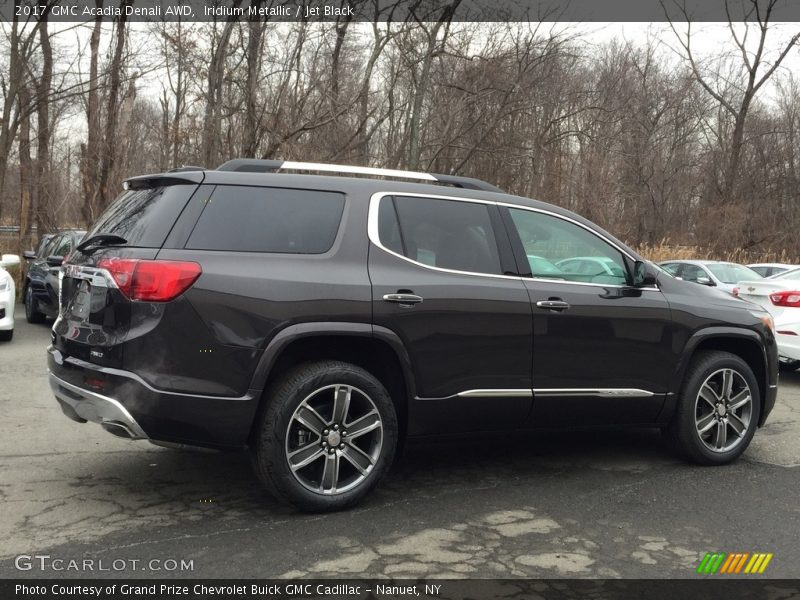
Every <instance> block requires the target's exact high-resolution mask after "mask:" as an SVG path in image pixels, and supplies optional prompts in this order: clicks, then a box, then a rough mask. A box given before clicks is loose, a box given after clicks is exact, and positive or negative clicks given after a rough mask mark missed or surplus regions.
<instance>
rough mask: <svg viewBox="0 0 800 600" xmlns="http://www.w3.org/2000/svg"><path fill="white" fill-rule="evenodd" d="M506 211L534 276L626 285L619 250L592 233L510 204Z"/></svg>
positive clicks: (623, 264)
mask: <svg viewBox="0 0 800 600" xmlns="http://www.w3.org/2000/svg"><path fill="white" fill-rule="evenodd" d="M509 213H510V214H511V220H512V221H513V223H514V227H515V229H516V231H517V233H518V234H519V237H520V240H521V241H522V246H523V248H524V250H525V254H526V256H527V260H528V266H529V267H530V269H531V274H532V276H533V277H536V278H548V279H560V280H564V281H575V282H579V283H599V284H608V285H626V283H627V276H626V268H625V261H624V259H623V258H622V253H620V251H619V250H617V249H616V248H614V247H613V246H612V245H611V244H609V243H607V242H606V241H604V240H602V239H601V238H599V237H598V236H596V235H595V234H593V233H591V232H590V231H588V230H586V229H584V228H583V227H580V226H579V225H576V224H575V223H571V222H569V221H566V220H564V219H559V218H558V217H554V216H551V215H547V214H544V213H540V212H536V211H530V210H523V209H517V208H510V209H509Z"/></svg>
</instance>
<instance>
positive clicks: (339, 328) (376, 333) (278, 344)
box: [250, 321, 416, 398]
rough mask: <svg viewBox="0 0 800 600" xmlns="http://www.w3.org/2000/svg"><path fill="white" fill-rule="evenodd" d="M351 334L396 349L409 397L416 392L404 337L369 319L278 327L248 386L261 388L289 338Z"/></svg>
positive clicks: (261, 389) (291, 340) (315, 322)
mask: <svg viewBox="0 0 800 600" xmlns="http://www.w3.org/2000/svg"><path fill="white" fill-rule="evenodd" d="M333 335H336V336H352V337H363V338H370V339H375V340H380V341H382V342H384V343H386V344H387V345H388V346H389V348H390V349H391V350H392V351H393V352H394V353H395V355H396V356H397V359H398V361H399V363H400V366H401V369H402V371H403V373H402V375H403V379H404V382H405V385H406V392H407V395H408V397H409V398H413V397H414V394H415V393H416V386H415V385H414V376H413V370H412V368H411V359H410V357H409V355H408V351H407V350H406V347H405V345H404V344H403V341H402V340H401V339H400V336H398V335H397V334H396V333H395V332H394V331H392V330H391V329H388V328H386V327H380V326H376V325H372V324H370V323H351V322H347V321H312V322H306V323H296V324H294V325H289V326H288V327H285V328H284V329H281V330H280V331H279V332H278V333H277V334H276V335H275V336H274V337H273V338H272V339H271V340H270V341H269V343H268V344H267V347H266V348H265V349H264V352H263V353H262V354H261V358H260V359H259V361H258V364H257V365H256V368H255V371H254V372H253V376H252V378H251V382H250V389H251V390H256V391H258V392H261V391H263V390H264V388H265V387H266V383H267V380H268V379H269V375H270V373H271V371H272V368H273V367H274V365H275V362H276V361H277V359H278V357H279V356H280V354H281V352H282V351H283V350H284V349H285V348H286V347H287V346H289V344H291V343H292V342H294V341H296V340H298V339H301V338H308V337H316V336H333Z"/></svg>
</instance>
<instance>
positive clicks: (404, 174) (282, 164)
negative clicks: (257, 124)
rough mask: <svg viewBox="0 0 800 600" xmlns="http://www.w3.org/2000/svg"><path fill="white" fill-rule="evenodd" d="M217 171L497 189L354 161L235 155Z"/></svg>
mask: <svg viewBox="0 0 800 600" xmlns="http://www.w3.org/2000/svg"><path fill="white" fill-rule="evenodd" d="M217 171H238V172H246V173H274V172H277V171H318V172H322V173H339V174H343V175H371V176H373V177H394V178H397V179H416V180H418V181H425V182H431V183H443V184H446V185H452V186H455V187H460V188H464V189H471V190H483V191H486V192H501V193H502V191H503V190H501V189H500V188H498V187H496V186H494V185H492V184H490V183H487V182H485V181H481V180H480V179H472V178H470V177H460V176H458V175H438V174H436V173H423V172H420V171H402V170H399V169H377V168H373V167H360V166H356V165H333V164H327V163H307V162H294V161H288V160H287V161H284V160H260V159H257V158H235V159H233V160H229V161H228V162H226V163H223V164H221V165H220V166H219V167H217Z"/></svg>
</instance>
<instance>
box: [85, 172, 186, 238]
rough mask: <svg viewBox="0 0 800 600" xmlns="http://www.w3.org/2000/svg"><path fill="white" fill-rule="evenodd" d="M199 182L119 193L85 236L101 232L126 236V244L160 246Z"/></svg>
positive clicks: (88, 236)
mask: <svg viewBox="0 0 800 600" xmlns="http://www.w3.org/2000/svg"><path fill="white" fill-rule="evenodd" d="M196 187H197V186H196V185H170V186H164V187H156V188H150V189H144V190H128V191H125V192H123V193H122V194H120V196H119V197H118V198H117V199H116V200H115V201H114V203H113V204H112V205H111V206H110V207H109V208H108V210H106V212H104V213H103V214H102V216H101V217H100V219H99V220H98V221H97V222H96V223H95V224H94V226H93V227H92V229H91V230H90V231H89V233H87V234H86V237H85V238H84V239H87V240H88V239H89V238H90V237H91V236H93V235H97V234H99V233H111V234H114V235H118V236H120V237H123V238H125V240H126V241H127V243H126V246H134V247H137V248H160V247H161V246H162V245H163V244H164V240H165V239H166V238H167V234H168V233H169V230H170V229H172V225H173V224H174V223H175V220H176V219H177V218H178V215H179V214H180V213H181V211H182V210H183V207H184V206H186V202H187V200H189V197H190V196H191V195H192V192H194V190H195V189H196Z"/></svg>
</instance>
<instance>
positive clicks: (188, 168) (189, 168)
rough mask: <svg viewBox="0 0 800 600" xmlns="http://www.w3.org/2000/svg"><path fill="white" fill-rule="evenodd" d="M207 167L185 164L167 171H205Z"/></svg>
mask: <svg viewBox="0 0 800 600" xmlns="http://www.w3.org/2000/svg"><path fill="white" fill-rule="evenodd" d="M205 170H206V168H205V167H196V166H194V165H183V166H182V167H175V168H174V169H170V170H169V171H166V172H167V173H183V172H184V171H205Z"/></svg>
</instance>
